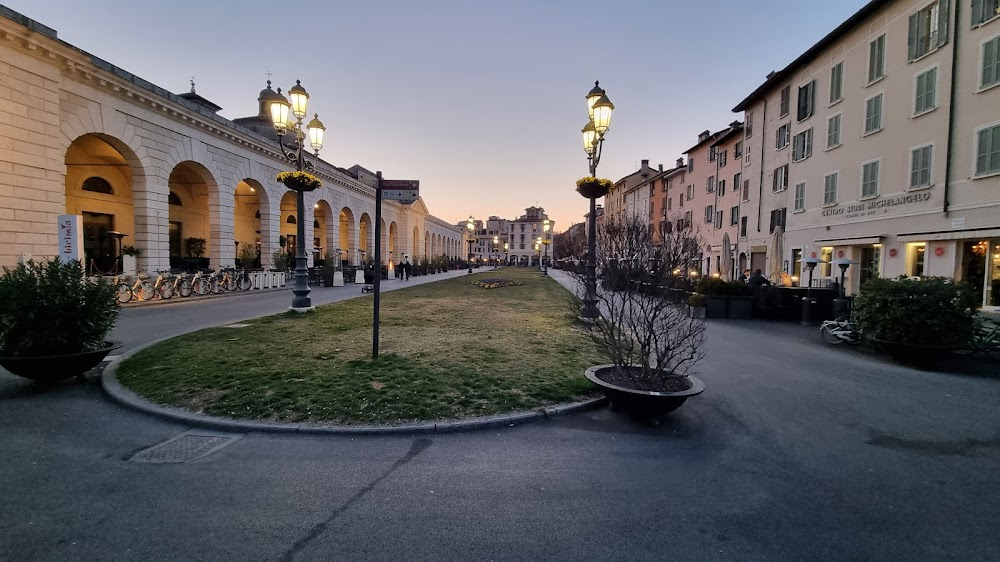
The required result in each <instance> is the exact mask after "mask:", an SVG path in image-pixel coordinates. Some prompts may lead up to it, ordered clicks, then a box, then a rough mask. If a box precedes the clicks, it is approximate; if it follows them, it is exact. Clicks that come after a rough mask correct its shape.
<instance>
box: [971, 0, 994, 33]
mask: <svg viewBox="0 0 1000 562" xmlns="http://www.w3.org/2000/svg"><path fill="white" fill-rule="evenodd" d="M998 16H1000V0H972V26H973V27H975V26H977V25H979V24H982V23H986V22H988V21H990V20H992V19H993V18H995V17H998Z"/></svg>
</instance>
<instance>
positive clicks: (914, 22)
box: [906, 12, 920, 60]
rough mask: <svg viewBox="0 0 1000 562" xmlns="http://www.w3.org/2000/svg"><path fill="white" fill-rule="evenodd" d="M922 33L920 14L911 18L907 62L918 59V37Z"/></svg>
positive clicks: (907, 37)
mask: <svg viewBox="0 0 1000 562" xmlns="http://www.w3.org/2000/svg"><path fill="white" fill-rule="evenodd" d="M919 33H920V13H919V12H918V13H916V14H913V15H912V16H910V33H909V35H907V36H906V47H907V51H908V54H907V57H908V58H907V60H913V59H915V58H917V39H918V38H917V35H918V34H919Z"/></svg>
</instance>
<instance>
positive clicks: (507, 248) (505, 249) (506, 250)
mask: <svg viewBox="0 0 1000 562" xmlns="http://www.w3.org/2000/svg"><path fill="white" fill-rule="evenodd" d="M509 253H510V243H509V242H504V243H503V264H504V265H510V257H508V254H509Z"/></svg>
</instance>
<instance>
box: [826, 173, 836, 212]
mask: <svg viewBox="0 0 1000 562" xmlns="http://www.w3.org/2000/svg"><path fill="white" fill-rule="evenodd" d="M838 177H839V176H838V174H837V173H836V172H834V173H832V174H827V175H826V176H825V177H824V178H823V206H824V207H827V206H830V205H836V204H837V180H838Z"/></svg>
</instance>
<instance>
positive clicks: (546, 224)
mask: <svg viewBox="0 0 1000 562" xmlns="http://www.w3.org/2000/svg"><path fill="white" fill-rule="evenodd" d="M551 229H552V223H551V222H550V221H549V219H545V220H543V221H542V232H544V233H545V234H544V236H545V237H544V238H542V244H545V257H544V258H543V259H542V267H543V269H542V275H545V276H547V275H548V274H549V244H551V243H552V240H549V230H551Z"/></svg>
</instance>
